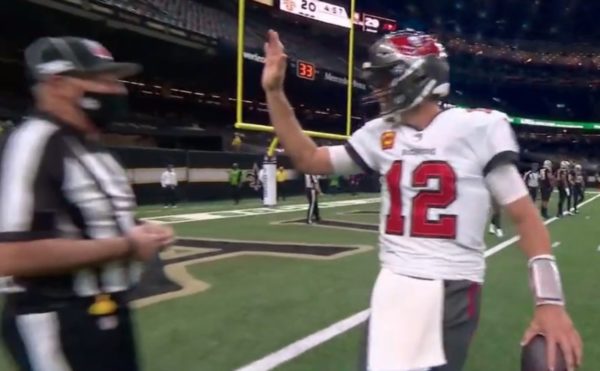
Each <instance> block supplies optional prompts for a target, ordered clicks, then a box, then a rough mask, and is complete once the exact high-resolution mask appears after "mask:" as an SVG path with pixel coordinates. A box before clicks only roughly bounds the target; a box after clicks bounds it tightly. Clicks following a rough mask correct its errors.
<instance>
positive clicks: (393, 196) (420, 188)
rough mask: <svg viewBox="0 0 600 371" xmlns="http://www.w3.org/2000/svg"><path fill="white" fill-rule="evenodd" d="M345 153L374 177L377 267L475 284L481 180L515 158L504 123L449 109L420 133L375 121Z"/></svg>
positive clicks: (482, 220)
mask: <svg viewBox="0 0 600 371" xmlns="http://www.w3.org/2000/svg"><path fill="white" fill-rule="evenodd" d="M347 150H348V153H349V154H350V156H351V157H352V158H353V159H354V161H355V162H357V163H358V164H359V165H361V167H363V168H364V169H366V170H371V171H374V172H377V173H379V174H381V185H382V187H381V196H382V202H381V214H380V237H379V245H380V260H381V263H382V265H383V266H384V267H386V268H388V269H390V270H392V271H393V272H395V273H397V274H403V275H408V276H415V277H421V278H430V279H446V280H460V279H466V280H472V281H476V282H482V281H483V277H484V271H485V259H484V256H483V252H484V250H485V242H484V239H483V236H484V228H485V226H486V223H487V219H488V214H489V211H490V200H491V195H490V192H489V191H488V189H487V187H486V184H485V181H484V180H485V179H484V178H485V175H486V174H487V173H489V171H490V170H492V169H493V168H495V167H496V166H498V165H501V164H506V163H510V162H514V161H516V160H517V159H518V152H519V148H518V145H517V142H516V140H515V137H514V133H513V131H512V129H511V127H510V124H509V121H508V117H507V116H506V115H505V114H503V113H500V112H497V111H487V110H466V109H462V108H453V109H449V110H446V111H442V112H441V113H440V114H439V115H438V116H437V117H435V119H434V120H433V121H432V122H431V124H430V125H429V126H428V127H427V128H425V129H424V130H422V131H418V130H416V129H414V128H412V127H410V126H406V125H399V124H397V123H394V122H393V121H391V120H389V119H384V118H379V119H376V120H373V121H371V122H368V123H367V124H366V125H365V126H364V127H362V128H361V129H359V130H358V131H356V132H355V133H354V135H352V137H351V138H350V140H349V142H348V144H347Z"/></svg>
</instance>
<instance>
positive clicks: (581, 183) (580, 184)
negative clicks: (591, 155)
mask: <svg viewBox="0 0 600 371" xmlns="http://www.w3.org/2000/svg"><path fill="white" fill-rule="evenodd" d="M584 195H585V175H584V174H583V170H582V168H581V165H580V164H575V170H574V172H573V207H574V212H575V214H578V213H579V209H578V208H579V203H580V202H582V201H583V199H584V198H585V196H584Z"/></svg>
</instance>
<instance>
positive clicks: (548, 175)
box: [540, 160, 554, 219]
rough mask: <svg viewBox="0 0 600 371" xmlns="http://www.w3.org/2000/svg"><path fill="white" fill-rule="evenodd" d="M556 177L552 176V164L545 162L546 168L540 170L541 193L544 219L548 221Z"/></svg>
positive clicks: (548, 161)
mask: <svg viewBox="0 0 600 371" xmlns="http://www.w3.org/2000/svg"><path fill="white" fill-rule="evenodd" d="M553 181H554V176H553V175H552V162H551V161H550V160H546V161H544V166H543V167H542V169H541V170H540V193H541V196H542V206H541V211H542V217H544V218H545V219H548V218H549V216H548V201H550V196H551V195H552V188H553Z"/></svg>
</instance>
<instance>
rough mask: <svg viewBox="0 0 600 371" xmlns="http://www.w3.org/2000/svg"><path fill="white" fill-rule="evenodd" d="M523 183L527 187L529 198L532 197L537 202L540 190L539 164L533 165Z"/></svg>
mask: <svg viewBox="0 0 600 371" xmlns="http://www.w3.org/2000/svg"><path fill="white" fill-rule="evenodd" d="M523 181H524V182H525V184H526V185H527V189H528V190H529V196H531V199H532V200H533V202H535V201H536V199H537V194H538V190H539V189H540V171H539V165H538V164H537V163H535V162H534V163H532V164H531V170H529V171H527V172H526V173H525V174H524V175H523Z"/></svg>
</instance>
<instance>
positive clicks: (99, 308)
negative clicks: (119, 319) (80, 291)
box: [88, 294, 118, 316]
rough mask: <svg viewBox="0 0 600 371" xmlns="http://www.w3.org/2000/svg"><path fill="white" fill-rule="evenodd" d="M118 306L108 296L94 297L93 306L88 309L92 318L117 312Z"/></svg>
mask: <svg viewBox="0 0 600 371" xmlns="http://www.w3.org/2000/svg"><path fill="white" fill-rule="evenodd" d="M117 308H118V305H117V303H115V301H114V300H112V299H111V297H110V295H108V294H101V295H96V298H95V302H94V304H92V305H90V307H89V308H88V313H89V314H91V315H92V316H106V315H109V314H113V313H115V312H116V311H117Z"/></svg>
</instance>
